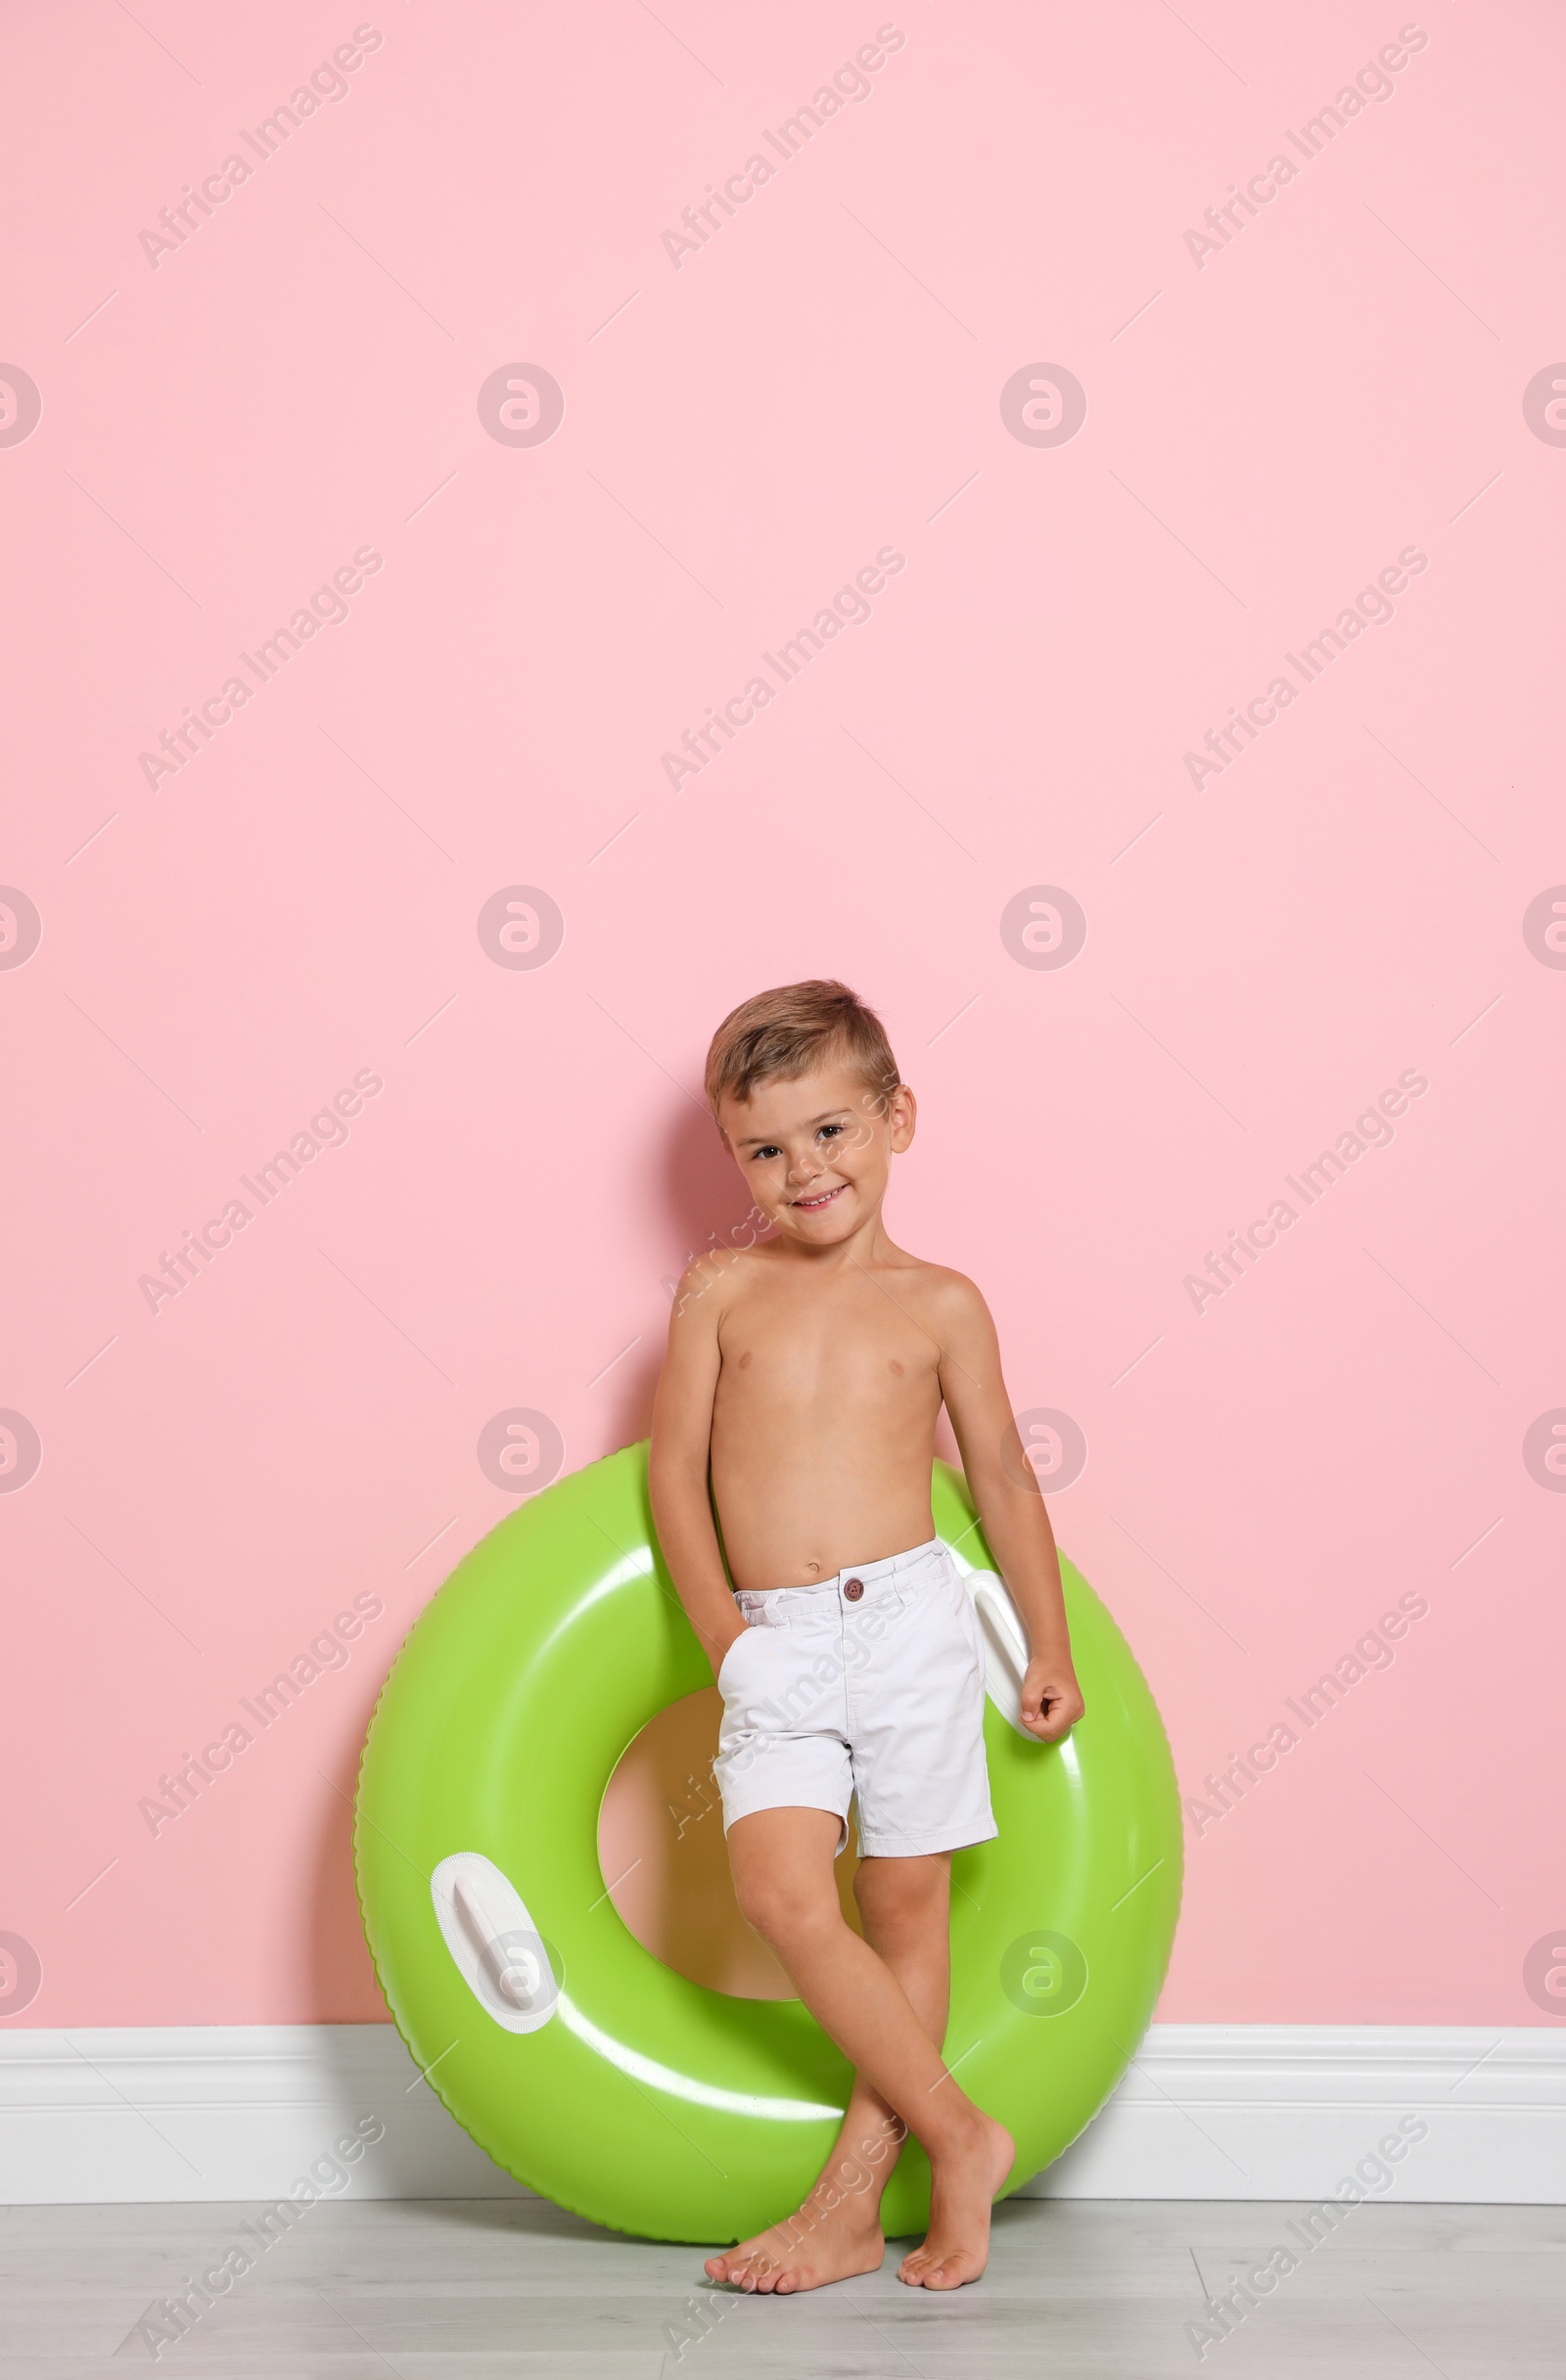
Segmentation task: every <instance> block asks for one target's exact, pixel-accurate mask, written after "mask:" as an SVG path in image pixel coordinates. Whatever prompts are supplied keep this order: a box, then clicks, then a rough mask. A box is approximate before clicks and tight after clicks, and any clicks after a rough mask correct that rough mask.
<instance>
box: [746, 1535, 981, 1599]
mask: <svg viewBox="0 0 1566 2380" xmlns="http://www.w3.org/2000/svg"><path fill="white" fill-rule="evenodd" d="M945 1551H946V1548H945V1545H944V1542H943V1540H942V1539H941V1538H940V1537H932V1538H930V1540H929V1542H928V1543H927V1544H924V1545H914V1546H910V1548H909V1549H908V1551H907V1552H906V1553H902V1554H885V1555H883V1557H882V1558H881V1560H880V1561H879V1562H857V1563H850V1564H849V1565H848V1566H847V1568H845V1569H843V1570H840V1571H838V1572H836V1573H835V1574H834V1576H833V1577H832V1578H830V1579H814V1580H813V1581H812V1582H811V1584H810V1585H808V1586H771V1587H741V1588H740V1589H739V1590H738V1592H737V1593H736V1595H735V1597H734V1600H735V1602H736V1603H737V1604H738V1605H739V1607H740V1609H741V1611H742V1612H744V1613H746V1614H747V1615H748V1616H750V1615H755V1614H758V1613H762V1612H764V1613H765V1614H766V1616H767V1618H768V1619H773V1618H776V1617H779V1616H781V1615H782V1614H784V1613H787V1612H798V1613H799V1615H800V1616H801V1618H802V1619H810V1618H812V1617H814V1616H815V1615H817V1614H819V1613H821V1612H823V1611H826V1610H828V1609H829V1608H830V1607H831V1606H833V1605H835V1604H838V1603H842V1602H844V1601H850V1602H852V1603H858V1604H860V1605H861V1607H862V1604H863V1603H865V1602H872V1601H877V1600H879V1599H880V1597H882V1596H883V1595H887V1594H896V1593H898V1591H899V1590H900V1587H901V1586H902V1585H905V1584H906V1583H907V1575H908V1573H909V1572H910V1571H916V1570H919V1569H922V1568H923V1567H924V1565H925V1564H926V1563H929V1562H931V1561H934V1560H937V1559H939V1558H940V1557H941V1556H942V1555H944V1553H945ZM854 1585H857V1586H859V1587H860V1588H862V1590H863V1592H862V1595H853V1596H850V1595H849V1594H848V1589H849V1588H850V1587H851V1586H854Z"/></svg>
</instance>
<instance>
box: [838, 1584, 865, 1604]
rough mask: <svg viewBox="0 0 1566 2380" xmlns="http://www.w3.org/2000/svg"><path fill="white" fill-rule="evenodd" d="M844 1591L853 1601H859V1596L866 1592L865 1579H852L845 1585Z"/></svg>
mask: <svg viewBox="0 0 1566 2380" xmlns="http://www.w3.org/2000/svg"><path fill="white" fill-rule="evenodd" d="M843 1592H844V1594H845V1595H846V1596H847V1597H848V1599H849V1601H850V1602H851V1603H857V1602H858V1600H859V1597H860V1596H861V1595H862V1594H863V1593H864V1580H863V1579H849V1580H848V1582H847V1584H846V1585H845V1587H844V1589H843Z"/></svg>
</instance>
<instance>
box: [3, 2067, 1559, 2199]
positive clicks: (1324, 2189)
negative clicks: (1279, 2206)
mask: <svg viewBox="0 0 1566 2380" xmlns="http://www.w3.org/2000/svg"><path fill="white" fill-rule="evenodd" d="M366 2115H370V2116H376V2117H379V2119H380V2120H381V2122H382V2124H383V2125H384V2126H385V2134H384V2137H383V2138H381V2139H380V2140H379V2141H377V2142H375V2143H374V2144H373V2145H372V2146H371V2147H370V2148H369V2149H368V2150H367V2151H366V2153H365V2155H364V2157H363V2159H362V2160H361V2161H360V2162H359V2163H358V2164H357V2165H356V2166H355V2168H354V2173H353V2182H352V2194H353V2196H354V2197H355V2198H500V2197H513V2196H522V2195H525V2193H524V2192H522V2191H521V2190H520V2188H519V2185H518V2184H517V2183H516V2182H514V2181H512V2180H511V2179H510V2177H509V2176H508V2175H507V2174H502V2173H500V2172H499V2171H498V2170H497V2168H496V2167H494V2166H493V2165H491V2164H490V2162H489V2160H488V2158H487V2157H485V2156H484V2152H483V2151H482V2150H481V2149H478V2148H476V2147H475V2146H474V2144H473V2142H472V2141H471V2140H470V2139H469V2138H468V2136H467V2134H466V2133H465V2132H463V2131H461V2130H459V2129H458V2128H457V2126H456V2125H455V2124H454V2123H453V2122H452V2121H451V2119H450V2117H449V2116H448V2115H447V2114H446V2112H445V2110H444V2109H443V2108H442V2107H441V2105H440V2103H439V2101H438V2099H437V2098H436V2097H435V2095H434V2093H433V2092H432V2091H431V2089H430V2087H429V2085H428V2084H427V2083H425V2082H421V2081H420V2079H419V2077H418V2074H417V2072H416V2071H415V2069H414V2066H413V2063H412V2061H411V2059H410V2058H409V2056H408V2053H407V2051H406V2050H405V2049H404V2048H403V2046H402V2043H401V2041H400V2040H399V2039H398V2037H397V2036H396V2034H395V2032H394V2031H393V2030H392V2028H391V2026H390V2025H253V2026H222V2025H213V2026H198V2025H184V2026H168V2027H158V2028H154V2027H147V2028H114V2029H100V2030H92V2029H86V2028H84V2029H82V2030H80V2031H72V2032H69V2033H59V2032H44V2031H32V2032H26V2031H17V2032H9V2031H8V2032H0V2198H3V2199H4V2200H5V2201H6V2202H7V2203H9V2204H13V2205H70V2204H103V2203H106V2202H147V2201H163V2200H172V2201H181V2202H195V2201H204V2200H214V2201H228V2200H248V2199H270V2198H276V2197H279V2196H281V2195H282V2193H283V2192H285V2191H286V2190H287V2189H289V2187H290V2186H291V2185H292V2184H293V2183H294V2182H295V2181H296V2180H297V2179H298V2178H299V2175H300V2174H304V2173H306V2172H307V2170H308V2168H309V2166H310V2165H311V2163H312V2162H313V2161H314V2160H315V2159H316V2158H317V2157H321V2156H324V2155H327V2154H329V2153H330V2152H331V2150H332V2147H333V2144H334V2142H335V2141H336V2140H337V2139H338V2138H339V2137H340V2136H341V2135H342V2134H344V2133H345V2132H347V2131H349V2130H350V2129H351V2128H352V2127H353V2126H354V2124H355V2123H356V2122H357V2121H358V2119H359V2118H360V2117H361V2116H366ZM1405 2117H1406V2118H1409V2119H1417V2120H1418V2121H1420V2122H1422V2123H1423V2125H1424V2126H1425V2128H1426V2129H1425V2131H1424V2133H1423V2135H1422V2136H1421V2137H1419V2138H1417V2139H1416V2140H1415V2141H1414V2142H1413V2143H1412V2145H1411V2146H1410V2148H1409V2150H1408V2153H1407V2155H1406V2156H1405V2158H1403V2159H1402V2160H1400V2161H1399V2162H1398V2164H1397V2166H1396V2170H1395V2179H1394V2183H1393V2186H1392V2187H1391V2189H1390V2190H1387V2191H1386V2192H1385V2194H1386V2195H1388V2196H1395V2197H1398V2198H1401V2199H1405V2200H1414V2201H1422V2202H1426V2203H1449V2204H1459V2205H1497V2204H1501V2205H1504V2204H1508V2203H1509V2204H1521V2203H1538V2204H1545V2205H1551V2206H1558V2205H1561V2204H1563V2203H1566V2027H1559V2028H1555V2027H1543V2026H1542V2027H1539V2028H1501V2027H1497V2028H1495V2029H1490V2028H1485V2027H1477V2026H1472V2027H1471V2026H1436V2025H1429V2026H1425V2025H1398V2026H1375V2025H1155V2026H1154V2027H1153V2029H1152V2031H1151V2032H1150V2033H1149V2035H1148V2037H1147V2038H1146V2040H1145V2041H1144V2042H1143V2044H1142V2046H1141V2048H1140V2049H1139V2051H1138V2052H1137V2056H1136V2061H1135V2063H1134V2065H1133V2066H1132V2068H1131V2070H1130V2072H1129V2074H1128V2076H1127V2078H1126V2080H1125V2082H1123V2083H1122V2084H1121V2086H1120V2088H1119V2090H1118V2091H1117V2092H1116V2093H1115V2095H1114V2097H1113V2098H1112V2099H1111V2101H1110V2103H1109V2105H1108V2106H1107V2107H1106V2108H1105V2110H1104V2112H1103V2114H1102V2115H1101V2116H1099V2117H1098V2119H1097V2120H1096V2122H1095V2123H1093V2124H1092V2125H1091V2126H1090V2127H1089V2128H1088V2129H1087V2131H1086V2132H1084V2133H1083V2135H1082V2138H1081V2139H1080V2140H1079V2141H1077V2142H1076V2143H1075V2144H1074V2146H1073V2147H1071V2148H1070V2149H1068V2150H1067V2152H1066V2154H1065V2155H1064V2156H1063V2157H1062V2158H1060V2159H1059V2160H1058V2161H1057V2163H1056V2164H1055V2165H1053V2166H1052V2167H1051V2168H1050V2169H1049V2170H1048V2172H1047V2173H1045V2174H1039V2175H1038V2176H1037V2177H1036V2179H1035V2180H1034V2181H1032V2182H1030V2183H1029V2184H1028V2185H1027V2188H1026V2192H1025V2195H1027V2196H1029V2197H1035V2198H1057V2197H1061V2198H1190V2199H1229V2200H1235V2199H1318V2198H1321V2197H1324V2196H1325V2195H1326V2194H1327V2193H1328V2192H1329V2191H1331V2190H1333V2189H1334V2188H1335V2187H1336V2186H1337V2184H1338V2183H1339V2182H1340V2181H1341V2180H1342V2179H1343V2178H1344V2177H1345V2176H1347V2175H1351V2174H1353V2173H1354V2170H1355V2168H1356V2166H1357V2165H1358V2164H1359V2161H1360V2160H1361V2159H1363V2158H1367V2157H1370V2156H1372V2155H1374V2154H1375V2153H1376V2150H1377V2143H1378V2142H1379V2141H1380V2140H1381V2139H1382V2138H1383V2137H1385V2136H1386V2135H1387V2134H1389V2133H1392V2132H1394V2131H1395V2129H1396V2128H1397V2126H1398V2125H1399V2123H1400V2122H1401V2121H1402V2120H1403V2119H1404V2118H1405ZM1366 2178H1368V2177H1366ZM1371 2194H1372V2195H1381V2194H1383V2191H1382V2187H1381V2185H1380V2184H1377V2185H1376V2186H1375V2187H1374V2189H1373V2190H1372V2193H1371Z"/></svg>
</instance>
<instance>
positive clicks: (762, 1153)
mask: <svg viewBox="0 0 1566 2380" xmlns="http://www.w3.org/2000/svg"><path fill="white" fill-rule="evenodd" d="M782 1154H783V1152H782V1150H781V1149H777V1148H774V1147H773V1146H772V1143H771V1142H770V1141H768V1143H767V1145H766V1147H765V1148H764V1149H753V1150H752V1152H751V1162H752V1164H753V1165H759V1164H760V1161H761V1159H762V1158H763V1157H781V1156H782Z"/></svg>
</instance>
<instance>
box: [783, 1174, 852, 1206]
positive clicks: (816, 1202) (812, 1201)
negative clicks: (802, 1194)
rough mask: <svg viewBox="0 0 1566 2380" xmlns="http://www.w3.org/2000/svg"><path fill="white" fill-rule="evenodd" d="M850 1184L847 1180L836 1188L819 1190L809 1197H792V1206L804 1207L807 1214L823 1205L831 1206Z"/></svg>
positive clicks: (790, 1202)
mask: <svg viewBox="0 0 1566 2380" xmlns="http://www.w3.org/2000/svg"><path fill="white" fill-rule="evenodd" d="M848 1186H849V1185H848V1183H847V1182H839V1184H838V1186H837V1188H836V1189H835V1190H819V1191H816V1192H815V1193H814V1194H813V1195H812V1196H811V1197H809V1198H796V1199H791V1200H790V1201H789V1204H790V1206H791V1207H802V1208H803V1209H804V1210H805V1212H806V1214H813V1213H815V1212H816V1211H817V1209H819V1208H821V1207H830V1206H831V1204H832V1201H833V1200H834V1199H835V1198H841V1197H842V1195H843V1193H844V1191H845V1190H846V1189H847V1188H848Z"/></svg>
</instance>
